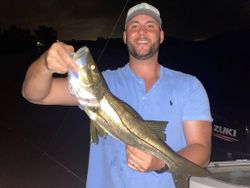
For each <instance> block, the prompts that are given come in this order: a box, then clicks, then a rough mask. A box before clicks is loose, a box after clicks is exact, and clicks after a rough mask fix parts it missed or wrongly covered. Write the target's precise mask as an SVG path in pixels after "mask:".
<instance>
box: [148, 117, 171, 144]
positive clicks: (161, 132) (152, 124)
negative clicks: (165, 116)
mask: <svg viewBox="0 0 250 188" xmlns="http://www.w3.org/2000/svg"><path fill="white" fill-rule="evenodd" d="M167 123H168V122H167V121H146V125H147V126H148V127H149V128H150V129H152V131H153V132H154V133H155V134H156V135H157V136H159V138H160V139H161V140H162V141H166V134H165V129H166V127H167Z"/></svg>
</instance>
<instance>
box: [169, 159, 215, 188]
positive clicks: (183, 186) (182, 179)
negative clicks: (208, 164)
mask: <svg viewBox="0 0 250 188" xmlns="http://www.w3.org/2000/svg"><path fill="white" fill-rule="evenodd" d="M169 171H170V172H171V173H172V176H173V180H174V183H175V186H176V188H189V181H190V177H192V176H196V177H208V176H210V173H209V171H208V170H207V169H206V168H203V167H200V166H198V165H196V164H195V163H193V162H191V161H189V160H187V159H185V158H183V157H180V158H179V161H178V165H177V166H176V165H175V167H173V165H170V166H169Z"/></svg>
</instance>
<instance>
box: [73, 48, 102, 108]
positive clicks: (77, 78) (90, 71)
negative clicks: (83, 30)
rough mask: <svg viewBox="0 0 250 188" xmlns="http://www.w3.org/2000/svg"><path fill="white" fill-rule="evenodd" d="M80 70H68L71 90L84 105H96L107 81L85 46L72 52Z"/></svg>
mask: <svg viewBox="0 0 250 188" xmlns="http://www.w3.org/2000/svg"><path fill="white" fill-rule="evenodd" d="M72 58H73V60H74V62H75V63H76V65H77V67H78V71H77V72H74V71H72V70H69V71H68V83H69V91H70V93H71V94H72V95H73V96H75V97H76V98H77V99H78V101H79V102H80V104H82V105H83V106H86V105H88V106H93V105H94V106H96V105H98V101H100V99H101V98H102V97H103V94H104V92H105V88H106V86H105V82H104V80H103V77H102V75H101V73H100V72H99V70H98V67H97V66H96V64H95V62H94V60H93V58H92V56H91V54H90V52H89V49H88V48H87V47H86V46H84V47H82V48H80V49H79V50H78V51H77V52H75V53H73V54H72Z"/></svg>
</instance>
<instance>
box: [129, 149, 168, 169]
mask: <svg viewBox="0 0 250 188" xmlns="http://www.w3.org/2000/svg"><path fill="white" fill-rule="evenodd" d="M126 154H127V161H128V166H129V167H130V168H132V169H134V170H137V171H139V172H150V171H157V170H160V169H162V168H163V167H164V166H165V163H164V162H163V161H162V160H160V159H158V158H156V157H155V156H153V155H150V154H148V153H145V152H144V151H141V150H139V149H137V148H135V147H132V146H129V145H126Z"/></svg>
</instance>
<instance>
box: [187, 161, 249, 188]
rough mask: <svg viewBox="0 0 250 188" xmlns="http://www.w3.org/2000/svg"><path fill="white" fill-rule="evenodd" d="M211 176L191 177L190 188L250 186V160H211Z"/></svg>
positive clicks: (240, 187)
mask: <svg viewBox="0 0 250 188" xmlns="http://www.w3.org/2000/svg"><path fill="white" fill-rule="evenodd" d="M207 169H208V170H209V171H210V172H211V177H205V178H200V177H191V178H190V188H247V187H248V188H250V161H249V160H236V161H225V162H211V163H210V164H209V166H208V167H207Z"/></svg>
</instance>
